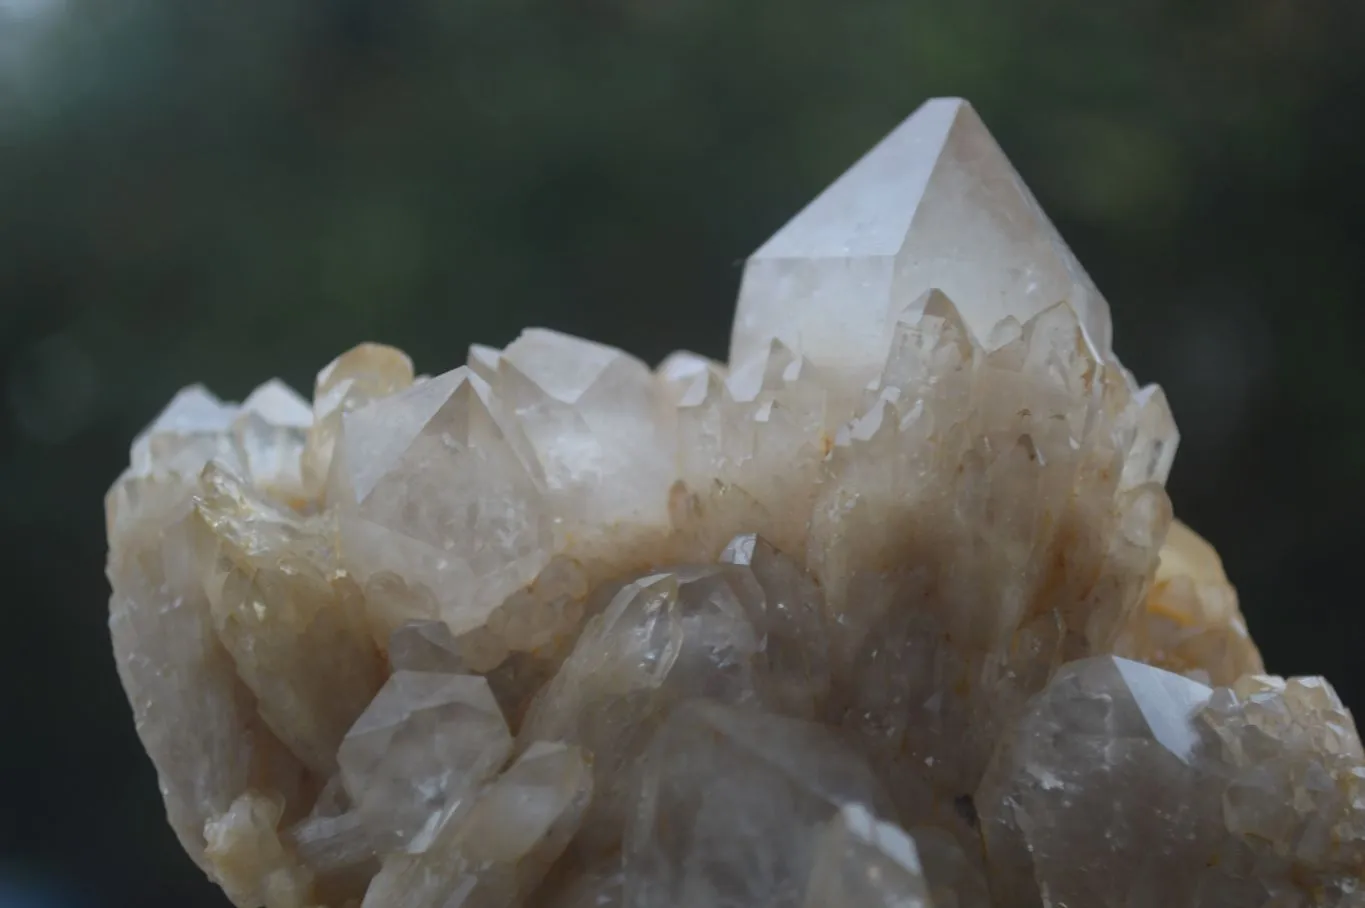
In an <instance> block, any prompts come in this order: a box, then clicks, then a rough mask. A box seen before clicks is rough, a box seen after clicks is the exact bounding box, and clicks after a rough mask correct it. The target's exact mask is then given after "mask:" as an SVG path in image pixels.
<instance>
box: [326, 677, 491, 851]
mask: <svg viewBox="0 0 1365 908" xmlns="http://www.w3.org/2000/svg"><path fill="white" fill-rule="evenodd" d="M511 749H512V735H511V733H510V732H509V731H508V729H507V723H506V722H505V721H504V720H503V717H502V712H501V711H500V710H499V708H498V704H497V701H496V700H494V698H493V693H492V691H491V690H489V687H488V682H487V681H486V680H484V679H483V678H480V677H478V676H475V675H444V674H434V673H429V672H409V671H398V672H394V673H393V675H391V676H390V677H389V680H388V681H387V682H386V683H385V685H384V687H383V688H382V689H380V691H379V693H378V694H377V695H376V696H375V698H374V701H373V702H372V703H371V704H370V705H369V707H368V708H366V710H365V712H364V713H363V714H362V715H361V716H360V718H359V719H357V720H356V723H355V725H354V726H352V728H351V730H350V731H348V732H347V733H346V738H345V740H343V741H342V742H341V748H340V750H339V751H338V752H337V762H338V763H340V764H341V779H342V783H343V784H344V785H345V788H346V792H347V794H348V795H350V797H351V800H352V801H354V802H355V803H356V804H357V805H358V808H359V810H360V812H361V817H362V819H363V820H364V821H365V823H366V825H367V826H368V827H369V828H370V830H371V832H372V833H373V834H374V835H375V836H376V837H379V838H381V839H382V838H384V837H388V838H390V839H391V840H396V841H398V842H404V843H409V847H410V848H413V849H414V850H421V848H422V847H424V841H423V837H424V836H426V837H428V838H429V836H430V835H431V834H432V833H434V832H435V830H436V829H437V828H439V824H440V823H442V822H444V820H445V818H446V815H447V814H448V813H449V812H450V811H451V810H453V809H456V808H458V807H459V806H460V805H461V803H462V801H463V799H464V798H466V796H467V795H468V794H469V793H470V792H472V791H474V790H476V789H477V788H478V786H479V785H480V784H481V783H482V782H483V781H484V780H485V779H486V778H488V777H489V775H491V774H492V773H494V772H496V771H497V769H498V768H499V767H500V766H501V765H502V763H503V761H504V760H506V759H507V755H508V754H509V753H510V752H511Z"/></svg>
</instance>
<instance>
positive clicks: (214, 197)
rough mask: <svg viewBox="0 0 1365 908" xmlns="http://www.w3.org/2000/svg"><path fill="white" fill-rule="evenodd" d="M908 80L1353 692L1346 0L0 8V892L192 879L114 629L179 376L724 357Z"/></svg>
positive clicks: (1261, 598)
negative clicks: (761, 264) (350, 362)
mask: <svg viewBox="0 0 1365 908" xmlns="http://www.w3.org/2000/svg"><path fill="white" fill-rule="evenodd" d="M936 94H959V95H964V96H966V97H968V98H970V99H972V100H973V101H974V102H975V104H976V105H977V107H978V109H979V110H980V111H981V113H982V115H983V117H984V118H985V119H986V121H987V123H988V124H990V125H991V127H992V129H993V130H994V131H995V133H996V136H997V138H998V139H999V140H1000V142H1001V144H1002V145H1003V146H1004V147H1005V148H1006V150H1007V151H1008V152H1009V154H1010V155H1011V156H1012V158H1013V159H1014V160H1015V162H1016V165H1017V166H1018V168H1019V170H1020V171H1021V172H1022V173H1023V174H1024V176H1025V178H1026V179H1027V180H1028V181H1029V183H1030V184H1031V185H1032V187H1033V189H1034V191H1035V193H1036V194H1037V195H1038V196H1039V198H1040V199H1041V200H1042V202H1043V205H1044V207H1045V208H1047V209H1048V211H1049V212H1051V214H1052V215H1053V217H1054V220H1056V221H1057V223H1058V225H1059V226H1060V228H1061V229H1062V232H1063V233H1064V234H1065V235H1066V236H1067V237H1068V238H1069V239H1070V241H1071V244H1072V245H1073V247H1074V248H1075V249H1076V251H1077V253H1078V255H1079V257H1080V258H1081V260H1082V261H1083V262H1085V263H1086V265H1087V267H1088V268H1089V270H1090V272H1091V274H1092V275H1093V276H1094V277H1095V279H1096V281H1097V283H1098V284H1099V285H1100V286H1101V287H1102V288H1103V289H1104V290H1105V292H1106V294H1107V295H1108V297H1109V299H1110V301H1111V303H1112V304H1113V306H1114V310H1115V311H1114V320H1115V323H1116V335H1117V346H1118V349H1119V352H1120V354H1121V355H1122V356H1123V358H1124V360H1125V362H1126V363H1127V364H1128V365H1129V366H1130V367H1131V368H1133V369H1134V371H1136V372H1137V374H1138V375H1139V376H1140V377H1141V378H1143V379H1147V380H1157V381H1160V382H1161V383H1162V384H1164V385H1165V386H1166V388H1167V390H1168V392H1169V394H1170V397H1171V399H1172V402H1173V407H1174V409H1175V412H1176V416H1177V419H1178V420H1179V422H1180V425H1181V428H1182V431H1183V433H1184V441H1183V444H1182V448H1181V453H1180V456H1179V458H1178V459H1177V462H1176V468H1175V473H1174V475H1173V477H1172V480H1171V490H1172V495H1173V497H1174V500H1175V502H1176V507H1177V510H1178V512H1179V513H1180V514H1181V515H1182V516H1183V517H1184V518H1185V519H1186V520H1187V521H1188V522H1189V523H1191V524H1192V525H1193V526H1194V527H1196V528H1197V529H1198V530H1200V531H1201V532H1203V533H1204V534H1205V535H1207V536H1209V537H1210V538H1211V539H1213V540H1214V541H1215V542H1216V543H1217V544H1218V545H1219V547H1220V549H1221V550H1222V552H1223V554H1224V557H1225V559H1226V562H1227V565H1228V568H1229V571H1230V573H1231V574H1232V576H1233V578H1234V580H1235V581H1236V582H1237V583H1238V585H1239V586H1240V588H1241V591H1242V595H1243V599H1244V603H1245V606H1246V610H1247V612H1248V615H1249V620H1250V623H1251V626H1252V629H1253V631H1254V633H1255V634H1256V635H1257V637H1258V639H1259V640H1260V641H1261V643H1262V646H1263V649H1264V651H1265V653H1266V656H1267V661H1268V663H1269V665H1270V667H1271V668H1272V670H1274V671H1277V672H1280V673H1303V672H1321V673H1325V674H1326V675H1327V676H1328V677H1329V678H1330V679H1332V680H1333V681H1335V682H1336V683H1337V684H1338V686H1339V688H1340V689H1341V690H1342V692H1343V695H1344V696H1345V697H1346V699H1347V700H1348V702H1349V703H1352V704H1354V705H1355V706H1357V707H1361V706H1365V669H1361V668H1359V667H1357V663H1356V655H1357V651H1358V648H1359V647H1360V646H1361V644H1362V643H1365V634H1362V630H1363V629H1365V612H1362V604H1363V603H1362V601H1361V600H1362V596H1361V593H1360V582H1359V579H1358V577H1359V575H1358V574H1357V573H1356V572H1357V571H1358V570H1360V566H1361V564H1362V556H1361V553H1360V551H1359V550H1360V548H1361V544H1362V543H1365V533H1362V532H1360V524H1361V513H1362V508H1363V507H1365V393H1363V392H1365V351H1362V338H1363V337H1365V309H1363V308H1362V305H1361V301H1362V297H1363V296H1365V259H1362V257H1361V256H1360V255H1359V254H1358V253H1359V246H1360V242H1361V238H1362V237H1365V229H1362V228H1363V227H1365V213H1363V212H1365V206H1363V205H1362V203H1365V4H1362V3H1359V2H1353V0H1343V2H1328V0H1235V2H1234V0H1210V2H1201V3H1191V2H1188V0H1179V2H1176V0H1108V2H1105V3H1095V2H1091V0H1029V2H987V0H953V2H937V3H930V2H916V0H897V2H853V0H845V2H840V3H834V2H818V0H754V2H742V0H497V2H493V0H444V2H439V0H408V2H391V0H390V2H386V0H333V2H326V3H324V2H302V0H193V2H184V0H120V2H117V3H106V2H99V0H0V381H3V383H4V389H3V397H2V398H0V501H3V518H0V580H3V586H0V620H3V632H2V633H0V646H3V658H0V682H3V688H0V689H2V690H3V694H0V808H2V809H0V908H18V906H22V908H37V906H42V908H56V906H76V905H89V906H115V905H118V906H123V905H128V906H151V908H155V906H162V905H165V906H172V905H174V906H191V905H193V906H199V905H203V906H215V905H222V904H225V903H224V902H223V901H222V899H221V897H220V896H218V895H217V894H216V893H215V892H214V891H213V890H212V889H211V888H210V887H209V886H208V885H207V884H206V883H205V882H204V881H203V880H202V879H200V878H199V876H198V873H197V871H195V870H194V869H193V868H192V866H191V865H190V863H189V861H188V860H187V859H185V858H184V857H183V856H182V855H181V854H180V853H179V851H178V848H177V847H176V845H175V843H174V840H173V838H172V836H171V833H170V831H169V829H168V828H167V827H166V825H165V823H164V820H163V819H162V813H161V805H160V803H159V800H158V798H157V794H156V783H155V779H154V776H153V773H152V771H151V768H150V765H149V764H148V763H147V761H146V759H145V758H144V757H143V755H142V752H141V749H140V747H139V746H138V744H137V741H136V739H135V737H134V734H133V728H132V723H131V721H130V713H129V710H128V707H127V705H126V703H125V702H124V700H123V694H122V691H121V690H120V688H119V685H118V681H117V678H116V676H115V673H114V670H113V664H112V659H111V656H110V652H109V645H108V642H107V631H106V628H105V600H106V596H107V587H106V585H105V581H104V578H103V576H102V573H101V570H102V561H103V557H104V538H103V533H104V530H103V517H102V510H101V498H102V496H103V493H104V491H105V489H106V487H107V486H108V484H109V483H110V482H111V481H112V480H113V478H114V477H115V475H116V474H117V473H118V472H119V470H120V469H121V467H122V466H123V465H124V463H125V462H126V456H127V444H128V442H129V440H130V439H131V438H132V436H133V435H134V433H135V432H137V431H138V430H139V429H140V428H141V427H142V425H143V424H144V423H145V422H147V421H148V420H149V419H150V418H151V417H152V416H153V414H154V413H155V412H156V411H157V410H158V409H159V407H160V406H161V405H162V404H163V403H164V402H165V401H166V400H167V399H168V398H169V397H170V396H171V394H172V393H173V392H174V391H175V390H176V389H177V388H179V387H180V386H182V385H184V384H187V383H189V382H192V381H196V380H203V381H206V382H207V383H208V384H209V385H210V386H211V387H212V388H213V389H214V390H215V391H217V392H218V393H220V394H221V395H224V396H227V397H236V398H240V397H241V396H243V395H244V394H246V393H247V392H248V391H249V390H250V388H251V387H252V386H253V385H254V384H256V383H257V382H259V381H260V380H262V379H264V378H266V377H268V376H271V375H275V374H278V375H281V376H282V377H284V378H285V379H287V380H288V381H289V382H290V383H292V384H293V385H294V386H295V387H297V388H299V389H300V390H304V391H307V390H308V389H309V388H310V387H311V383H312V377H313V374H314V373H315V372H316V370H317V369H318V368H319V367H320V366H322V365H323V364H325V363H326V362H327V361H328V360H329V359H330V358H331V357H332V356H333V355H335V354H336V353H337V352H339V351H340V350H342V349H344V348H346V347H348V346H350V345H351V344H353V343H355V342H357V341H359V340H362V339H370V338H373V339H379V340H384V341H387V342H390V343H394V344H398V345H400V346H402V347H404V348H406V349H407V350H408V351H410V352H411V353H412V354H413V356H414V358H415V359H416V360H417V363H418V366H419V368H420V369H422V370H424V371H428V372H431V371H440V370H444V369H446V368H450V367H453V366H454V365H457V364H458V363H460V362H461V361H462V360H463V357H464V354H465V349H466V347H467V345H468V344H469V343H470V342H471V341H475V340H477V341H483V342H488V343H493V344H498V345H501V344H503V343H505V342H507V341H508V340H510V339H511V338H512V337H513V336H514V335H515V333H516V331H517V330H518V329H519V328H520V327H521V326H523V325H526V324H541V325H549V326H552V327H555V328H559V329H563V330H567V331H571V332H574V333H578V334H583V335H588V336H591V337H594V338H597V339H600V340H604V341H607V342H610V343H613V344H616V345H619V346H622V347H625V348H628V349H630V350H632V351H634V352H635V353H637V354H639V355H641V356H643V357H645V358H647V359H650V360H657V359H658V358H660V357H661V356H662V355H664V354H665V353H667V352H668V351H669V350H671V349H674V348H677V347H688V348H692V349H696V350H699V351H701V352H704V353H707V354H710V355H712V356H722V355H723V354H724V350H725V345H726V342H727V338H728V330H729V325H728V323H729V316H730V311H731V306H732V301H733V298H734V293H735V290H736V287H737V284H738V277H739V264H740V262H741V261H742V260H743V258H744V256H745V255H746V254H747V253H748V252H750V251H751V250H753V249H754V248H756V247H757V246H758V245H759V244H760V243H761V241H762V240H763V239H764V238H765V237H767V236H768V235H769V234H770V233H771V232H772V231H773V230H774V229H776V228H777V227H778V226H779V225H780V224H781V223H782V222H783V221H784V220H785V218H786V217H788V216H789V215H790V214H792V213H793V212H795V211H796V210H797V209H798V208H799V207H800V206H801V205H802V204H803V203H804V202H805V201H806V200H807V199H808V198H810V197H811V196H812V195H813V194H814V193H815V192H817V191H818V190H819V189H821V188H822V187H823V186H824V185H825V184H826V183H828V182H829V181H830V180H831V179H832V178H833V177H834V176H836V175H837V174H838V173H839V172H840V171H841V170H842V169H843V168H844V167H846V166H847V165H848V164H849V163H851V162H852V161H853V160H854V159H855V158H856V157H857V156H858V155H859V154H861V153H862V152H863V151H864V150H866V149H867V148H868V147H869V146H870V145H871V144H872V143H873V142H875V141H876V140H877V139H878V138H879V137H880V136H881V135H882V134H883V133H885V132H886V131H887V130H889V129H890V128H891V127H892V126H893V125H894V124H895V123H896V122H898V121H899V120H900V119H902V118H903V117H904V116H906V115H907V114H908V113H909V112H910V111H911V110H913V109H914V108H915V107H916V106H917V105H918V104H919V103H920V102H921V101H922V100H923V99H925V98H926V97H928V96H932V95H936Z"/></svg>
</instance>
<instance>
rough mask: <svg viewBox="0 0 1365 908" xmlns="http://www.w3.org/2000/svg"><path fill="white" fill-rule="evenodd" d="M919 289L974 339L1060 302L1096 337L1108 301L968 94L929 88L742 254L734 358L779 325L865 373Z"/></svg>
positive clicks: (795, 345)
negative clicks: (954, 310) (905, 115)
mask: <svg viewBox="0 0 1365 908" xmlns="http://www.w3.org/2000/svg"><path fill="white" fill-rule="evenodd" d="M928 290H940V291H942V292H943V293H945V294H947V295H948V297H949V298H950V299H952V300H953V301H954V302H956V303H957V304H958V306H959V308H960V309H961V311H962V314H963V317H964V319H965V321H966V323H967V326H968V327H969V329H970V330H971V331H972V333H973V334H974V335H975V336H976V338H977V339H978V340H980V341H982V342H986V341H988V340H989V339H990V338H991V337H992V335H993V332H994V330H995V327H996V325H997V324H998V323H999V322H1000V321H1001V320H1003V319H1004V318H1006V317H1012V318H1014V319H1015V320H1016V321H1019V322H1024V321H1027V320H1028V319H1029V318H1031V317H1032V316H1034V315H1036V314H1038V313H1039V312H1041V311H1043V310H1044V309H1047V308H1048V307H1049V306H1052V305H1053V304H1055V303H1058V302H1066V303H1067V304H1069V305H1070V306H1071V308H1072V310H1073V311H1075V312H1076V314H1077V315H1078V316H1079V317H1080V319H1081V323H1082V324H1083V325H1084V326H1085V328H1086V331H1087V332H1088V334H1089V337H1090V339H1091V341H1092V342H1093V343H1094V344H1095V346H1096V347H1097V348H1098V349H1099V350H1102V351H1103V350H1108V349H1109V347H1110V344H1111V342H1112V338H1111V333H1112V329H1111V326H1110V319H1109V306H1108V304H1107V303H1106V302H1105V301H1104V297H1102V296H1100V293H1099V291H1098V290H1096V289H1095V285H1094V284H1093V283H1092V282H1091V281H1090V278H1089V277H1087V276H1086V273H1085V270H1084V269H1083V268H1081V266H1080V263H1078V262H1077V261H1076V259H1075V257H1074V256H1072V254H1071V251H1070V250H1069V249H1068V248H1067V246H1066V244H1065V243H1064V242H1063V241H1062V238H1061V237H1060V236H1059V235H1058V234H1057V231H1056V230H1055V229H1054V228H1053V226H1052V224H1051V222H1049V221H1048V219H1047V216H1046V215H1045V214H1043V211H1042V209H1041V208H1040V207H1039V205H1038V202H1037V201H1036V200H1035V199H1034V198H1033V195H1032V193H1030V192H1029V190H1028V187H1027V186H1025V185H1024V182H1023V180H1021V179H1020V177H1019V174H1018V173H1016V172H1015V170H1014V168H1013V167H1012V166H1011V165H1010V162H1009V159H1008V158H1006V157H1005V153H1004V152H1003V151H1001V150H1000V146H998V145H997V144H996V143H995V140H994V139H993V138H992V137H991V134H990V133H989V132H987V130H986V127H985V125H984V124H983V123H982V122H981V118H980V117H978V116H977V114H976V111H975V110H973V109H972V106H971V105H970V104H968V103H967V102H966V101H962V100H959V99H956V98H941V99H937V100H934V101H930V102H928V103H927V104H925V105H924V106H923V107H921V108H920V109H919V110H917V111H915V113H914V114H913V115H912V116H911V117H910V118H909V119H907V120H906V121H905V122H904V123H902V124H901V125H900V126H898V127H896V128H895V129H894V130H892V131H891V133H890V134H889V135H888V136H887V137H886V138H884V139H883V140H882V141H881V142H880V143H878V144H877V146H876V147H875V148H873V149H872V150H871V151H869V152H868V153H867V154H866V155H864V156H863V157H862V159H861V160H859V161H858V162H857V163H856V164H854V165H853V166H852V167H851V168H849V170H848V171H847V172H846V173H844V175H843V176H841V177H839V179H838V180H836V181H835V182H834V183H832V184H831V185H830V187H829V188H828V189H826V190H825V191H824V192H822V193H821V194H820V195H819V196H817V197H816V198H815V200H814V201H812V202H811V203H810V204H809V205H807V206H806V208H805V209H804V210H802V211H801V213H800V214H798V215H796V217H794V218H792V219H791V220H790V221H788V222H787V224H786V225H785V226H784V227H783V228H782V229H781V230H779V231H778V232H777V233H775V234H773V236H772V238H771V239H769V240H768V242H767V243H765V244H763V246H762V247H761V248H760V249H759V250H758V251H757V252H755V253H754V254H753V256H751V257H750V259H749V262H748V264H747V265H746V267H745V269H744V283H743V286H742V288H741V289H740V293H739V308H738V311H737V312H736V314H735V326H734V334H733V336H732V338H731V342H730V361H731V362H732V363H734V362H741V361H745V360H748V359H750V358H752V357H754V356H756V355H758V354H759V353H760V352H761V350H762V349H763V347H764V346H766V345H767V343H768V342H769V340H770V339H772V338H777V339H779V340H781V341H782V342H783V343H785V344H786V345H787V346H788V347H790V348H792V349H793V350H799V351H800V352H801V353H803V354H804V355H806V356H808V357H810V358H811V360H812V361H814V362H815V363H817V364H819V365H822V366H828V367H830V368H831V369H834V370H837V371H841V372H847V373H848V374H849V375H850V376H852V377H853V378H855V379H856V378H870V377H872V376H873V375H875V374H876V370H877V368H878V367H879V366H880V365H881V363H882V362H883V361H885V359H886V354H887V347H888V344H887V341H888V340H889V339H890V336H891V329H892V326H894V325H895V323H896V320H897V318H899V316H900V314H901V312H902V311H904V310H905V308H906V307H907V306H909V305H911V304H912V303H913V302H914V301H915V300H916V299H918V298H919V297H920V295H921V294H923V293H925V292H926V291H928Z"/></svg>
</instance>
